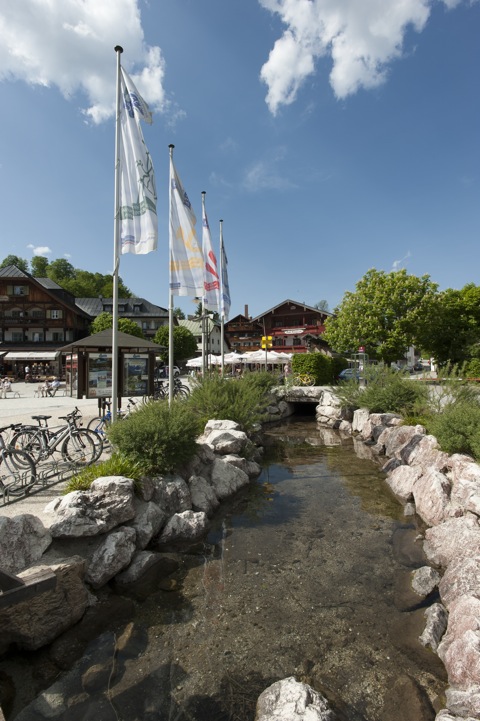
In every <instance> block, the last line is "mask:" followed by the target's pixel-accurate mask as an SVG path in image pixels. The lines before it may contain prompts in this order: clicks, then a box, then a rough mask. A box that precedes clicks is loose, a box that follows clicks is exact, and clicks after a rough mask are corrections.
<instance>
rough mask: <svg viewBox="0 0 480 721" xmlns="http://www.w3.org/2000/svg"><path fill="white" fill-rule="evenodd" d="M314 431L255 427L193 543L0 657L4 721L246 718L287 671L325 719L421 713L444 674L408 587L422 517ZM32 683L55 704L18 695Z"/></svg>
mask: <svg viewBox="0 0 480 721" xmlns="http://www.w3.org/2000/svg"><path fill="white" fill-rule="evenodd" d="M323 437H324V436H323V435H322V433H321V431H320V430H319V429H318V428H317V426H316V423H315V420H314V419H313V418H302V417H294V418H293V419H290V420H289V421H286V422H283V423H281V424H278V425H275V426H271V427H270V428H269V429H268V431H267V433H266V438H267V459H268V462H266V463H265V467H264V470H263V472H262V474H261V476H260V477H259V478H258V480H257V481H255V482H253V483H251V484H250V486H248V487H247V488H245V489H243V490H242V491H240V492H239V493H238V494H237V495H236V496H235V498H234V499H232V500H230V501H229V502H227V503H223V504H222V507H221V509H220V511H219V512H218V513H217V514H216V516H215V518H214V520H213V522H212V528H211V531H210V533H209V535H208V538H207V539H206V542H205V543H202V544H199V545H197V546H195V547H194V548H190V549H189V550H188V552H187V553H182V554H167V555H166V558H165V566H164V568H163V573H162V574H161V575H159V574H158V573H157V572H155V573H152V574H151V575H150V576H148V577H146V578H145V580H144V582H142V584H141V585H140V584H139V585H138V586H137V587H136V588H135V589H134V590H132V591H131V592H130V593H129V595H128V596H126V595H125V594H124V593H123V595H122V596H118V595H116V594H112V593H111V591H107V590H105V591H102V592H101V593H100V594H99V595H100V601H99V603H98V604H97V606H96V607H93V608H92V609H90V611H89V612H88V614H87V616H86V618H85V619H84V620H83V621H82V622H81V623H80V624H78V625H77V627H75V628H74V629H70V631H68V632H67V633H66V634H64V635H63V636H62V637H60V639H57V640H56V641H55V642H54V643H53V644H52V645H51V647H49V648H47V649H42V650H40V651H38V652H36V653H34V654H31V653H30V654H24V655H22V654H21V653H19V652H16V653H14V654H12V657H11V658H10V659H3V660H2V663H1V664H0V679H1V678H2V676H3V680H5V677H6V678H7V679H9V680H10V681H11V680H12V679H13V683H14V684H15V686H16V687H17V691H16V696H15V697H14V699H13V700H12V702H11V704H10V706H9V708H7V707H5V713H6V719H7V721H12V720H13V719H18V721H41V720H42V719H43V718H54V719H59V718H60V719H65V721H67V719H68V721H88V720H89V719H92V721H93V719H95V721H137V720H138V721H253V719H254V715H255V703H256V699H257V698H258V696H259V694H260V693H261V692H262V691H263V690H264V689H265V688H266V687H267V686H269V685H270V684H271V683H273V682H274V681H277V680H279V679H282V678H285V677H288V676H295V677H296V678H297V679H298V680H301V681H305V682H307V683H310V684H311V685H312V686H313V687H314V688H316V689H317V690H319V691H320V692H322V693H323V694H324V695H325V696H326V697H327V698H328V699H329V701H330V702H331V704H332V705H333V707H334V709H335V711H336V712H337V714H338V719H339V720H341V721H401V720H403V719H408V720H409V721H430V719H433V718H435V713H434V711H433V708H436V709H438V708H441V707H442V706H441V704H440V701H439V697H441V695H442V693H443V691H444V688H445V684H446V679H445V673H444V670H443V667H442V665H441V664H440V662H439V661H438V659H437V657H436V656H435V655H434V654H433V653H432V652H431V651H429V650H427V649H425V648H423V646H421V644H420V643H419V642H418V635H419V633H421V632H422V631H423V626H424V620H423V621H422V618H423V609H422V599H421V598H420V597H417V598H416V599H414V598H413V599H412V597H411V594H410V593H409V591H408V585H409V578H410V573H411V571H412V569H414V568H415V567H418V566H421V565H424V562H423V558H422V555H421V544H419V543H416V542H415V538H416V537H417V535H418V534H419V533H421V531H422V528H421V527H420V525H419V521H418V519H416V518H415V517H413V518H406V517H405V516H404V515H403V508H402V507H401V505H400V504H399V503H398V502H397V501H396V500H395V499H394V498H393V496H392V495H391V493H390V491H389V489H388V486H387V484H386V483H385V482H384V474H383V473H382V472H381V471H380V469H379V466H378V465H377V464H375V463H374V462H372V461H371V460H369V459H368V458H362V457H359V454H356V453H355V450H354V445H353V441H352V440H351V439H341V437H340V436H339V435H335V434H332V432H330V437H334V439H335V440H334V443H335V445H325V444H324V440H323ZM166 571H168V572H169V575H168V577H166V576H165V572H166ZM19 679H22V681H21V682H19ZM20 686H21V689H20ZM47 687H49V690H48V691H47V694H49V696H48V700H49V704H50V706H51V704H52V703H53V704H55V703H57V704H58V713H57V715H52V714H51V713H50V712H49V713H48V714H47V712H46V711H45V715H43V714H42V713H41V710H42V707H41V705H38V703H37V706H36V707H35V708H33V707H31V706H30V707H29V706H27V704H28V703H30V701H31V700H32V699H33V698H34V697H35V695H36V694H37V693H38V692H39V691H40V690H42V689H45V688H47ZM62 698H63V699H64V702H63V703H64V704H65V703H66V705H67V706H68V709H64V710H63V711H62V712H61V709H62V701H61V699H62ZM52 699H53V700H52ZM56 699H57V700H56ZM65 699H67V701H65ZM439 704H440V705H439ZM23 706H26V708H25V709H24V710H23V711H21V710H20V709H22V707H23ZM45 708H46V707H45ZM403 714H405V715H403ZM432 714H433V715H432Z"/></svg>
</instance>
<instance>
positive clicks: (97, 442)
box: [82, 428, 108, 463]
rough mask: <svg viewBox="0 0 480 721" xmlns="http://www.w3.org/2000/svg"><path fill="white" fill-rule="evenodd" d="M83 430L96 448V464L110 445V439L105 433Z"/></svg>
mask: <svg viewBox="0 0 480 721" xmlns="http://www.w3.org/2000/svg"><path fill="white" fill-rule="evenodd" d="M82 430H84V431H85V432H86V433H88V435H89V436H90V438H91V439H92V441H93V444H94V446H95V458H94V459H93V461H92V462H93V463H94V462H95V461H98V459H99V458H100V456H101V455H102V453H103V449H104V447H105V446H106V445H108V438H107V436H106V435H105V433H104V432H101V433H96V432H95V431H91V430H90V429H89V428H82Z"/></svg>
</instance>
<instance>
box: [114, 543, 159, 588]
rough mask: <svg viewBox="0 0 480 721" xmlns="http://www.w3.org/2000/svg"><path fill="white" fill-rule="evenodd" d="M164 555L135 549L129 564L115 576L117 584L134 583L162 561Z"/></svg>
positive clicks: (127, 584) (126, 584)
mask: <svg viewBox="0 0 480 721" xmlns="http://www.w3.org/2000/svg"><path fill="white" fill-rule="evenodd" d="M163 561H164V556H163V555H161V554H160V553H154V552H153V551H136V552H135V553H134V554H133V556H132V560H131V562H130V565H129V566H128V567H127V568H126V569H125V570H124V571H121V572H120V573H118V574H117V575H116V576H115V583H116V584H117V585H118V586H129V585H130V584H132V583H136V582H137V581H138V580H139V579H140V578H141V577H142V576H143V575H144V574H145V573H146V572H147V571H149V570H150V569H151V568H153V567H155V566H159V565H161V564H162V563H163Z"/></svg>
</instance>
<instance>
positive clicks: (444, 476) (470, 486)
mask: <svg viewBox="0 0 480 721" xmlns="http://www.w3.org/2000/svg"><path fill="white" fill-rule="evenodd" d="M316 416H317V421H318V423H319V424H321V425H324V426H327V427H329V428H335V429H339V430H341V431H342V432H344V433H349V434H352V435H353V436H354V437H355V438H357V439H359V441H360V442H362V443H364V444H367V445H369V446H370V449H371V450H372V452H373V453H374V454H375V455H376V456H377V457H378V459H379V460H381V459H384V463H383V464H382V467H383V470H384V471H385V472H386V474H387V476H386V482H387V483H388V485H389V486H390V488H391V489H392V491H393V493H394V494H395V495H396V497H397V498H398V499H399V501H400V502H401V503H402V504H404V507H405V514H406V515H412V514H414V513H416V514H418V516H420V517H421V518H422V519H423V521H424V522H425V524H426V526H427V528H426V530H425V533H424V536H423V538H422V539H419V541H421V542H422V543H423V550H424V552H425V555H426V557H427V559H428V561H429V563H430V564H431V565H430V566H426V567H424V568H420V569H418V570H417V571H415V572H414V573H413V574H412V579H411V584H412V589H413V591H414V592H416V593H418V594H419V595H422V596H424V597H425V598H426V599H428V597H429V596H430V595H431V594H432V592H433V591H434V590H436V589H438V593H439V596H440V601H441V602H440V603H432V605H430V606H427V608H426V610H425V630H424V633H423V634H422V636H421V637H420V642H421V643H423V644H424V645H426V646H429V647H430V648H431V649H432V650H433V651H434V652H435V653H437V654H438V656H439V657H440V659H441V660H442V662H443V664H444V666H445V668H446V671H447V674H448V680H449V687H448V689H447V691H446V708H445V709H443V710H442V711H440V712H439V713H438V714H437V717H436V718H437V721H454V720H456V719H459V720H460V719H463V720H464V721H465V719H467V721H473V720H474V719H479V718H480V466H479V465H478V464H477V463H476V462H475V461H474V460H473V459H472V458H470V457H469V456H465V455H459V454H455V455H448V454H447V453H444V452H443V451H441V450H440V449H439V447H438V443H437V440H436V438H435V437H434V436H431V435H428V434H427V433H426V431H425V428H424V427H423V426H405V425H402V419H401V418H400V417H399V416H398V415H396V414H392V413H372V414H370V413H369V412H368V410H366V409H360V410H357V411H355V412H354V413H353V414H352V413H350V412H348V411H346V410H343V409H342V408H341V404H340V401H339V399H338V398H337V397H336V396H335V394H334V393H333V392H332V391H331V390H330V389H323V391H322V394H321V396H320V398H319V404H318V406H317V411H316ZM314 718H315V717H314ZM316 718H322V717H321V716H318V717H316Z"/></svg>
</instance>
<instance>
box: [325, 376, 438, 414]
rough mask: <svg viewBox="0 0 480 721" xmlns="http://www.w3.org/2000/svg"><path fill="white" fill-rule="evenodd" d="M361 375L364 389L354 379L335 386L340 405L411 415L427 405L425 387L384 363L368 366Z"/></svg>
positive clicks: (377, 411) (426, 390)
mask: <svg viewBox="0 0 480 721" xmlns="http://www.w3.org/2000/svg"><path fill="white" fill-rule="evenodd" d="M364 375H365V380H366V387H365V388H362V387H361V386H360V385H359V384H358V383H357V382H356V381H354V380H352V381H347V382H346V383H342V384H341V385H339V386H338V389H337V391H336V392H337V394H338V396H339V398H340V399H341V401H342V405H344V406H349V407H351V408H359V407H363V408H368V409H369V410H370V412H371V413H400V414H402V415H412V414H414V413H415V412H416V410H417V409H418V408H419V407H422V408H424V407H425V406H426V405H427V404H428V389H427V388H426V387H425V386H424V385H422V384H421V383H419V382H418V381H411V380H409V379H408V378H406V377H405V376H404V375H402V374H401V373H398V372H397V371H393V370H391V369H390V368H387V367H385V366H368V367H367V368H366V369H365V372H364Z"/></svg>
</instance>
